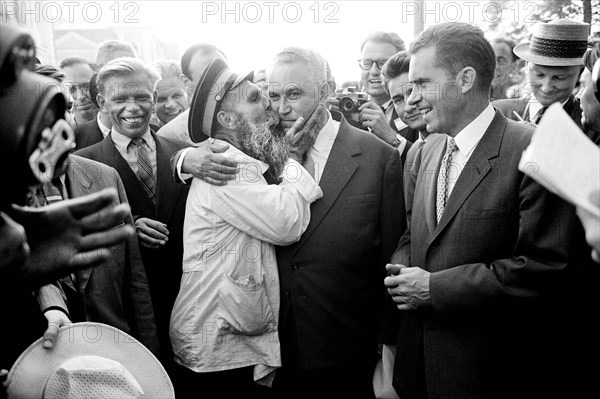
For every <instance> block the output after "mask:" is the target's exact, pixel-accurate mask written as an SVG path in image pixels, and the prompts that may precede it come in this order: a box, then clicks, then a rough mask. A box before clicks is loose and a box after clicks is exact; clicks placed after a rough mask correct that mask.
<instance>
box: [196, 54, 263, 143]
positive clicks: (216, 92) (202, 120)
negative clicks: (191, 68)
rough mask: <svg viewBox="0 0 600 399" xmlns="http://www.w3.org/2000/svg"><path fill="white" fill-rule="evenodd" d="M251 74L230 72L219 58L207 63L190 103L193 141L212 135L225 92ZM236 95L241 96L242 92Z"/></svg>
mask: <svg viewBox="0 0 600 399" xmlns="http://www.w3.org/2000/svg"><path fill="white" fill-rule="evenodd" d="M253 76H254V72H249V73H246V74H241V75H238V74H237V73H234V72H232V71H231V70H229V68H228V67H227V64H226V63H225V61H223V60H222V59H220V58H215V59H214V60H213V61H212V62H211V63H210V64H209V66H208V67H207V68H206V70H205V71H204V73H203V74H202V76H201V77H200V81H199V82H198V86H196V90H195V92H194V97H193V99H192V104H191V105H190V116H189V118H188V128H189V132H190V138H191V139H192V141H193V142H194V143H199V142H201V141H204V140H206V139H207V138H209V137H212V134H213V132H214V130H213V129H214V127H215V126H216V123H217V114H218V113H219V110H220V109H221V104H222V103H223V99H224V98H225V94H227V92H228V91H231V90H233V89H235V88H236V87H237V86H239V84H240V83H242V82H243V81H244V80H249V81H252V78H253ZM238 95H240V96H242V95H244V93H238Z"/></svg>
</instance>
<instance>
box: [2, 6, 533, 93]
mask: <svg viewBox="0 0 600 399" xmlns="http://www.w3.org/2000/svg"><path fill="white" fill-rule="evenodd" d="M12 2H13V3H17V5H21V4H24V3H27V4H28V5H27V7H29V8H30V9H32V7H33V9H36V10H37V15H36V13H35V12H34V13H33V14H29V15H28V16H27V18H30V19H31V18H36V17H39V16H41V17H42V18H44V19H46V20H52V19H53V18H54V17H53V16H54V15H56V14H57V13H60V14H61V16H62V20H61V21H60V24H61V26H64V24H65V20H68V23H69V24H71V23H72V24H73V26H78V27H81V26H84V27H85V26H90V27H99V26H102V25H104V26H110V25H121V26H129V27H150V28H152V29H153V30H154V32H155V34H156V35H157V37H158V38H159V39H160V40H161V41H162V42H165V43H175V44H177V46H178V48H179V52H180V55H181V54H182V53H183V52H184V51H185V49H186V48H187V47H189V46H190V45H191V44H193V43H198V42H208V43H213V44H215V45H216V46H217V47H219V48H220V49H221V50H223V51H224V52H225V54H226V55H227V57H228V61H229V65H230V67H231V68H232V69H234V70H238V71H240V72H242V71H245V70H249V69H253V70H257V69H260V68H264V67H265V66H267V65H268V63H269V61H270V60H271V59H272V57H273V56H274V55H275V54H276V53H277V52H279V51H280V50H281V49H283V48H284V47H286V46H301V47H308V48H312V49H315V50H317V51H318V52H320V53H321V54H322V55H323V56H324V57H325V58H326V59H327V60H328V61H329V64H330V66H331V68H332V72H333V74H334V77H335V78H336V81H337V83H338V84H341V83H343V82H344V81H346V80H358V79H359V76H360V69H359V68H358V65H357V60H358V58H360V45H361V43H362V41H363V40H364V38H366V37H367V36H368V35H369V33H371V32H374V31H378V30H379V31H391V32H396V33H397V34H398V35H399V36H400V37H401V38H402V39H404V41H405V42H406V43H407V45H408V44H409V43H410V42H411V41H412V39H413V36H414V27H415V24H414V22H415V16H416V17H417V18H418V20H420V21H423V24H424V26H425V27H427V26H429V25H432V24H435V23H440V22H445V21H447V22H451V21H462V22H471V23H481V22H484V21H486V20H487V21H492V20H495V19H496V20H497V19H498V18H499V17H500V16H502V17H504V18H505V19H508V20H515V21H517V20H519V21H522V22H527V19H528V17H529V16H530V15H532V13H533V12H535V10H536V7H537V5H536V4H537V3H538V2H539V1H526V0H524V1H516V2H513V3H514V4H513V6H512V7H511V9H509V10H504V15H500V16H499V15H498V11H499V10H500V9H499V6H498V3H497V1H473V0H458V1H452V0H444V1H434V0H425V1H420V0H407V1H345V0H344V1H327V0H324V1H316V0H301V1H271V0H267V1H232V0H229V1H191V0H188V1H166V0H162V1H159V0H137V1H128V0H122V1H117V0H96V1H75V0H64V1H63V0H57V1H38V0H28V1H12ZM3 3H5V4H8V1H4V0H3ZM3 7H6V6H5V5H4V6H3ZM11 7H14V6H11ZM3 12H4V14H10V13H11V12H15V10H14V9H6V10H4V9H3ZM147 61H150V60H147Z"/></svg>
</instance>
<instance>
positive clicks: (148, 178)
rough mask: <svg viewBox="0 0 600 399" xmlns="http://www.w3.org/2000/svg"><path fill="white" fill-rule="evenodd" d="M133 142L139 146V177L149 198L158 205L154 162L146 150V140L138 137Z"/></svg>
mask: <svg viewBox="0 0 600 399" xmlns="http://www.w3.org/2000/svg"><path fill="white" fill-rule="evenodd" d="M131 144H133V145H135V146H136V148H137V164H138V168H137V177H138V179H139V180H140V182H141V183H142V186H143V187H144V191H145V192H146V194H147V195H148V198H150V200H151V201H152V203H153V204H154V205H156V195H155V186H156V180H155V179H154V173H153V172H152V166H151V165H152V163H151V162H150V155H149V154H148V151H147V150H146V145H147V144H146V142H145V141H144V139H142V138H139V137H138V138H136V139H133V140H131V143H130V145H131Z"/></svg>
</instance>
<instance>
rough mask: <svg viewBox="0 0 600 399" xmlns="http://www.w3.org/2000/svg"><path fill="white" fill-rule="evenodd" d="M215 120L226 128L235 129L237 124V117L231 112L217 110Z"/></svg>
mask: <svg viewBox="0 0 600 399" xmlns="http://www.w3.org/2000/svg"><path fill="white" fill-rule="evenodd" d="M217 122H219V123H220V124H221V125H222V126H223V127H224V128H226V129H229V130H235V128H236V127H237V124H238V118H237V115H235V114H234V113H233V112H227V111H219V112H218V113H217Z"/></svg>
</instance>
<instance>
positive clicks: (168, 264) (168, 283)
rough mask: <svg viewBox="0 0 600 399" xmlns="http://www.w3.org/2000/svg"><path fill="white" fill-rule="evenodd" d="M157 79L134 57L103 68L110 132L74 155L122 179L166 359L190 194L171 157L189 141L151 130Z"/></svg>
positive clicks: (102, 99)
mask: <svg viewBox="0 0 600 399" xmlns="http://www.w3.org/2000/svg"><path fill="white" fill-rule="evenodd" d="M158 79H159V76H158V73H157V72H156V71H154V70H153V69H152V68H150V67H148V66H147V65H145V64H144V63H143V62H142V61H140V60H139V59H136V58H119V59H116V60H113V61H110V62H109V63H107V64H106V65H105V66H104V67H102V69H101V70H100V72H99V73H98V93H99V95H98V103H99V105H100V110H101V112H104V113H107V114H108V115H109V116H110V119H111V122H112V130H111V133H110V134H109V135H108V136H107V137H106V138H105V139H104V140H103V141H102V142H100V143H97V144H95V145H93V146H91V147H87V148H84V149H82V150H80V151H78V152H77V154H78V155H81V156H83V157H86V158H90V159H93V160H96V161H99V162H102V163H104V164H107V165H109V166H112V167H113V168H115V169H116V170H117V172H119V175H120V176H121V179H122V180H123V183H124V185H125V191H126V192H127V198H128V200H129V204H130V205H131V212H132V214H133V217H134V220H135V226H136V230H137V233H138V238H139V242H140V245H141V252H142V259H143V261H144V266H145V268H146V274H147V276H148V283H149V286H150V294H151V296H152V302H153V304H154V313H155V316H156V323H157V328H158V334H159V340H160V344H161V352H162V356H161V360H163V362H167V361H168V362H170V361H172V354H171V345H170V341H169V335H168V332H169V318H170V314H171V310H172V308H173V303H174V302H175V299H176V297H177V293H178V290H179V282H180V279H181V265H182V256H183V239H182V234H183V233H182V231H183V219H184V214H185V203H186V198H187V192H188V187H186V186H184V185H178V184H176V183H175V181H174V179H173V176H172V174H171V167H170V158H171V156H172V155H173V154H174V153H175V152H177V151H178V150H180V149H182V148H184V147H186V146H187V145H186V144H185V143H183V142H179V141H176V140H171V139H167V138H164V137H157V136H156V135H155V134H154V132H152V131H151V129H150V126H149V121H150V116H151V115H152V109H153V107H154V105H155V104H156V91H155V86H156V83H157V81H158ZM166 367H167V368H168V367H169V365H168V364H166Z"/></svg>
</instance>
